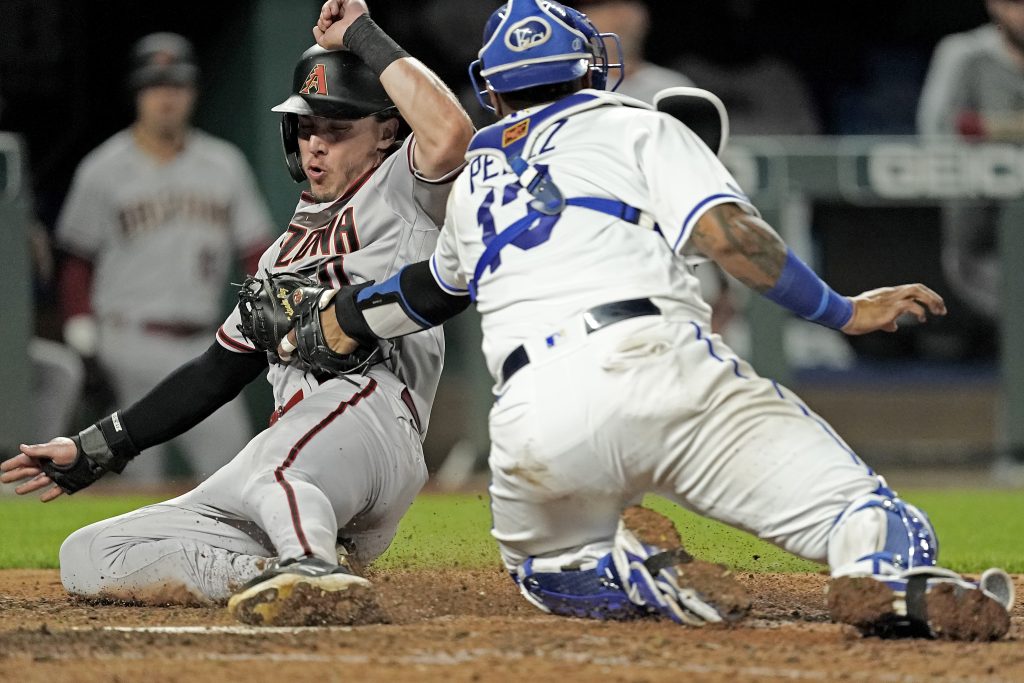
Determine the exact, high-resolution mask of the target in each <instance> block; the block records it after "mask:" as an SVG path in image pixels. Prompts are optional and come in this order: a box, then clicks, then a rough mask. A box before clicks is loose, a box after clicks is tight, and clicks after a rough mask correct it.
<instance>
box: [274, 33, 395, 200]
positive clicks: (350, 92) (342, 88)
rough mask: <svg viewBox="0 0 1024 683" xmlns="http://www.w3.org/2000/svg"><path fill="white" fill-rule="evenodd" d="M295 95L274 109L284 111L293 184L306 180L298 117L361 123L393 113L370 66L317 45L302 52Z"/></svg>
mask: <svg viewBox="0 0 1024 683" xmlns="http://www.w3.org/2000/svg"><path fill="white" fill-rule="evenodd" d="M291 92H292V94H291V95H290V96H289V97H288V99H286V100H285V101H284V102H282V103H281V104H279V105H277V106H276V107H274V108H273V109H271V111H276V112H281V113H282V114H284V116H282V117H281V141H282V142H283V143H284V157H285V162H286V163H287V164H288V172H289V173H290V174H291V176H292V178H294V179H295V182H302V181H303V180H305V179H306V173H305V171H303V170H302V161H301V159H300V158H299V138H298V117H299V115H300V114H302V115H306V116H321V117H324V118H329V119H362V118H366V117H367V116H374V115H381V114H388V113H390V112H394V114H395V116H398V111H397V109H396V107H395V103H394V102H392V101H391V98H390V97H388V93H387V91H385V90H384V86H383V85H381V83H380V79H379V78H378V77H377V74H375V73H374V72H373V71H372V70H371V69H370V67H368V66H367V65H366V64H365V63H364V62H363V60H362V59H360V58H359V57H357V56H356V55H354V54H353V53H351V52H348V51H346V50H325V49H324V48H322V47H320V46H319V45H314V46H313V47H311V48H309V49H308V50H306V51H305V52H303V53H302V57H301V58H300V59H299V63H298V64H296V65H295V71H294V74H293V76H292V90H291Z"/></svg>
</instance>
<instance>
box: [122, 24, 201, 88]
mask: <svg viewBox="0 0 1024 683" xmlns="http://www.w3.org/2000/svg"><path fill="white" fill-rule="evenodd" d="M198 80H199V67H197V66H196V64H195V56H194V54H193V51H192V44H191V43H190V42H188V40H187V39H186V38H185V37H184V36H180V35H178V34H177V33H151V34H149V35H148V36H144V37H143V38H141V39H140V40H139V42H137V43H135V46H134V47H133V48H132V70H131V73H130V75H129V76H128V87H130V88H131V89H132V90H133V91H136V90H141V89H142V88H148V87H150V86H153V85H195V84H196V82H197V81H198Z"/></svg>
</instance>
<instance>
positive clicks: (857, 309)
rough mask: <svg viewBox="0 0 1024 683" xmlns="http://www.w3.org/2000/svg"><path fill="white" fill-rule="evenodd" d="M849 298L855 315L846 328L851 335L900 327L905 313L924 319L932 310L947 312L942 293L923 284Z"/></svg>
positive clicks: (892, 288) (920, 319) (882, 289)
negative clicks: (900, 319)
mask: <svg viewBox="0 0 1024 683" xmlns="http://www.w3.org/2000/svg"><path fill="white" fill-rule="evenodd" d="M850 300H851V301H852V302H853V316H852V317H851V318H850V322H848V323H846V325H845V326H844V327H843V332H845V333H846V334H851V335H855V334H867V333H868V332H875V331H877V330H883V331H885V332H895V331H896V330H897V329H898V327H899V325H898V324H897V322H896V321H897V320H898V319H899V318H900V317H901V316H904V315H912V316H914V317H915V318H917V320H918V321H919V322H922V323H923V322H926V321H927V320H928V315H929V314H931V315H946V304H945V302H944V301H943V300H942V297H941V296H939V295H938V294H936V293H935V292H933V291H932V290H931V289H929V288H928V287H925V286H924V285H922V284H913V285H899V286H897V287H882V288H880V289H872V290H871V291H868V292H864V293H863V294H859V295H857V296H855V297H851V299H850Z"/></svg>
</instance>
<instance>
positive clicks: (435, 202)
mask: <svg viewBox="0 0 1024 683" xmlns="http://www.w3.org/2000/svg"><path fill="white" fill-rule="evenodd" d="M413 144H414V142H413V141H412V138H410V139H409V140H407V141H406V142H405V143H404V144H403V145H402V147H401V148H400V149H399V150H397V151H396V152H395V153H393V154H392V155H391V156H390V157H388V158H387V159H386V160H385V161H384V163H383V164H381V166H380V167H378V168H377V169H376V170H375V171H372V172H371V173H369V174H367V175H366V176H364V177H362V178H360V179H358V180H356V181H355V182H354V183H353V184H352V186H351V187H350V188H348V189H347V190H346V191H345V193H344V194H343V195H342V196H341V197H340V198H338V199H337V200H335V201H332V202H326V203H316V202H315V200H314V199H313V197H312V196H310V195H309V194H308V193H305V192H304V193H303V194H302V197H301V199H300V201H299V204H298V206H297V207H296V209H295V215H294V216H293V217H292V220H291V222H290V223H289V224H288V230H287V231H286V232H285V233H284V234H283V235H281V237H279V238H278V239H277V241H276V242H275V243H274V244H273V245H272V246H271V247H270V248H269V249H268V250H267V251H266V252H265V253H264V254H263V257H262V258H261V259H260V273H261V274H262V273H264V272H265V271H270V272H282V271H291V272H297V273H300V274H302V275H305V276H307V277H311V278H314V279H316V280H317V281H319V282H320V283H321V284H323V285H325V286H328V287H338V286H341V285H344V284H359V283H361V282H366V281H367V280H376V281H378V282H379V281H382V280H385V279H387V278H388V277H390V276H391V275H393V274H394V273H396V272H397V271H398V270H399V269H401V267H402V266H404V265H405V264H408V263H414V262H416V261H421V260H423V259H425V258H426V257H427V256H429V255H430V254H431V253H432V252H433V250H434V245H435V244H436V243H437V236H438V225H439V224H440V223H441V222H443V220H444V209H445V202H446V201H447V196H448V191H449V189H450V187H451V186H450V182H451V179H452V178H454V176H455V175H457V174H458V171H456V172H453V173H452V174H450V175H449V176H446V177H445V178H443V179H441V180H437V181H430V180H426V179H424V178H422V177H420V176H419V175H418V174H417V172H416V171H415V170H414V169H413V166H412V161H411V155H412V149H413ZM460 170H461V169H460ZM240 321H241V319H240V317H239V312H238V309H237V308H236V309H235V310H234V311H233V312H232V313H231V315H230V316H229V317H228V319H227V321H226V322H225V323H224V325H222V326H221V328H220V330H218V332H217V338H218V340H219V341H220V343H221V344H222V345H223V346H224V347H225V348H228V349H230V350H232V351H237V352H249V351H253V350H255V349H254V348H253V346H252V344H251V343H250V342H249V341H248V340H246V339H245V338H244V337H243V336H242V334H241V332H239V330H238V324H239V322H240ZM384 350H385V355H386V356H387V358H388V361H387V362H386V363H383V364H380V365H377V366H374V368H373V369H372V370H371V371H370V375H371V376H375V375H379V374H381V373H388V374H394V375H395V376H396V377H397V378H398V379H399V380H400V381H401V382H402V383H403V384H405V385H406V387H408V389H409V391H410V393H411V397H412V400H413V402H414V404H415V407H416V412H417V413H418V415H417V418H418V420H419V423H420V424H419V426H420V431H421V433H424V432H425V431H426V426H427V420H428V419H429V415H430V406H431V404H432V403H433V400H434V393H435V391H436V390H437V383H438V379H439V378H440V374H441V366H442V363H443V360H444V335H443V333H442V332H441V330H440V328H436V329H433V330H426V331H424V332H421V333H418V334H415V335H410V336H409V337H406V338H404V339H402V340H401V341H400V342H396V343H388V344H386V345H385V348H384ZM268 380H269V381H270V383H271V385H272V386H273V388H274V400H275V402H276V405H277V406H279V407H283V406H286V405H288V403H289V402H290V401H292V399H293V397H294V396H295V395H296V393H297V392H298V391H300V390H302V391H303V392H304V393H305V394H306V395H309V393H310V392H311V391H314V390H315V388H316V387H317V386H318V383H317V381H316V380H315V379H314V378H313V377H312V376H308V375H306V373H305V372H304V371H303V370H301V369H298V368H296V367H294V366H289V365H272V366H271V369H270V372H269V374H268Z"/></svg>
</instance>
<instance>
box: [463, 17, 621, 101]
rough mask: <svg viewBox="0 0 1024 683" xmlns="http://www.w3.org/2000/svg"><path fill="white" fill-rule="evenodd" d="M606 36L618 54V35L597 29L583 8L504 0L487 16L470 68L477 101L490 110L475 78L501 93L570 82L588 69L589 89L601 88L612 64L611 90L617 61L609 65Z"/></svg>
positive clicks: (619, 48)
mask: <svg viewBox="0 0 1024 683" xmlns="http://www.w3.org/2000/svg"><path fill="white" fill-rule="evenodd" d="M606 39H610V40H612V41H614V42H615V44H616V45H617V46H618V52H619V55H621V54H622V48H621V45H620V43H619V37H618V36H617V35H615V34H614V33H599V32H598V30H597V29H596V28H594V25H593V24H592V23H590V20H589V19H587V15H585V14H583V13H582V12H579V11H577V10H575V9H572V8H571V7H565V6H564V5H561V4H559V3H557V2H553V1H552V0H509V2H508V3H507V4H506V5H505V6H503V7H501V8H499V9H498V10H497V11H495V12H494V14H492V15H491V18H490V19H488V20H487V24H486V25H485V26H484V46H483V48H481V50H480V53H479V59H477V60H476V61H474V62H473V63H472V64H470V66H469V76H470V78H471V79H472V81H473V83H474V85H475V86H476V91H477V99H478V100H479V101H480V104H481V105H483V107H484V108H485V109H490V110H491V111H493V110H494V109H493V107H491V105H490V104H489V103H488V102H487V101H486V99H485V98H484V97H483V93H484V92H486V91H485V90H484V89H483V88H481V87H480V85H481V84H480V80H479V78H483V79H484V80H485V81H486V83H487V85H488V86H490V88H491V89H492V90H494V91H495V92H499V93H504V92H512V91H515V90H523V89H526V88H532V87H535V86H539V85H548V84H552V83H564V82H567V81H572V80H575V79H577V78H580V77H582V76H583V75H584V74H586V73H587V71H588V70H589V71H590V72H591V75H592V83H593V87H595V88H597V89H599V90H604V89H605V88H607V85H608V71H609V69H611V68H617V69H619V70H620V77H619V80H618V81H617V82H616V83H615V85H614V86H612V88H611V89H612V90H615V89H616V88H617V87H618V86H619V82H621V80H622V78H621V69H622V64H621V60H620V63H618V64H609V62H608V50H607V47H606V46H605V40H606Z"/></svg>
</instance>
